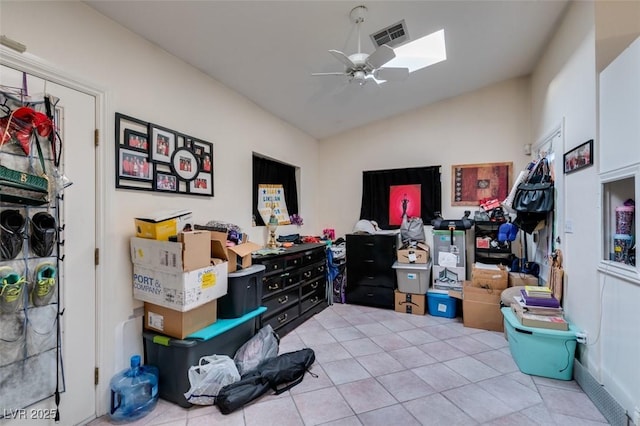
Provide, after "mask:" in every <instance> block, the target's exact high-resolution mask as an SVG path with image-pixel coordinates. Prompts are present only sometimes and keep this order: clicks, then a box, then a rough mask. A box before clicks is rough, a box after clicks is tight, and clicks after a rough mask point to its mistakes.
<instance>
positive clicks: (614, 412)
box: [573, 359, 633, 426]
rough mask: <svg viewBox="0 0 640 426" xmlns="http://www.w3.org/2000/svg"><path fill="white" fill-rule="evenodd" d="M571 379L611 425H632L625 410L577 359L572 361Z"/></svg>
mask: <svg viewBox="0 0 640 426" xmlns="http://www.w3.org/2000/svg"><path fill="white" fill-rule="evenodd" d="M573 378H574V379H575V380H576V382H578V384H579V385H580V387H581V388H582V390H583V391H584V393H585V394H587V396H588V397H589V399H591V401H592V402H593V404H594V405H595V406H596V408H597V409H598V410H600V412H601V413H602V415H603V416H604V418H605V419H607V421H608V422H609V423H610V424H611V425H614V426H629V425H632V424H633V423H632V422H631V419H630V418H629V417H628V416H627V413H626V411H625V409H624V408H622V406H621V405H620V404H618V402H617V401H616V400H615V399H614V398H613V397H612V396H611V395H610V394H609V392H607V390H606V389H605V388H604V386H602V385H601V384H600V383H598V381H597V380H596V379H595V378H594V377H593V376H592V375H591V373H589V370H587V369H586V368H585V367H584V366H583V365H582V364H581V363H580V361H578V360H577V359H575V361H574V367H573Z"/></svg>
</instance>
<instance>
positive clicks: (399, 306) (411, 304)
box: [395, 290, 427, 315]
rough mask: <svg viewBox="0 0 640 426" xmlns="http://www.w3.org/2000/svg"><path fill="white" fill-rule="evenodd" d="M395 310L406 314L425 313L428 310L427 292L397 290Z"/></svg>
mask: <svg viewBox="0 0 640 426" xmlns="http://www.w3.org/2000/svg"><path fill="white" fill-rule="evenodd" d="M395 310H396V312H402V313H406V314H415V315H424V314H425V313H426V312H427V296H426V294H411V293H403V292H401V291H398V290H396V291H395Z"/></svg>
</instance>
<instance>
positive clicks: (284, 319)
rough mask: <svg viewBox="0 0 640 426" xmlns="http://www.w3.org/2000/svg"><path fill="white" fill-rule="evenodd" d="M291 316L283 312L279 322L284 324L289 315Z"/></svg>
mask: <svg viewBox="0 0 640 426" xmlns="http://www.w3.org/2000/svg"><path fill="white" fill-rule="evenodd" d="M288 316H289V314H282V315H280V316H279V317H278V322H279V323H280V324H282V323H283V322H285V321H286V320H287V317H288Z"/></svg>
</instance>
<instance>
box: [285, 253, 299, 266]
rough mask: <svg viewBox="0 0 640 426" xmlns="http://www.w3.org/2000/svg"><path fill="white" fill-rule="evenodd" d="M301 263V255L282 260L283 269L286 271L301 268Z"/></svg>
mask: <svg viewBox="0 0 640 426" xmlns="http://www.w3.org/2000/svg"><path fill="white" fill-rule="evenodd" d="M302 262H303V255H302V254H301V253H297V254H294V255H292V256H286V257H285V258H284V263H285V268H286V269H287V270H289V269H295V268H299V267H301V266H302V264H303V263H302Z"/></svg>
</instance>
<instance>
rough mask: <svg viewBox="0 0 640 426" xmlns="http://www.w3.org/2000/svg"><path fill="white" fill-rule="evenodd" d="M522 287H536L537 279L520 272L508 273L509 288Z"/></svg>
mask: <svg viewBox="0 0 640 426" xmlns="http://www.w3.org/2000/svg"><path fill="white" fill-rule="evenodd" d="M523 285H538V278H536V277H534V276H533V275H529V274H523V273H521V272H509V283H508V286H509V287H518V286H523Z"/></svg>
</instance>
